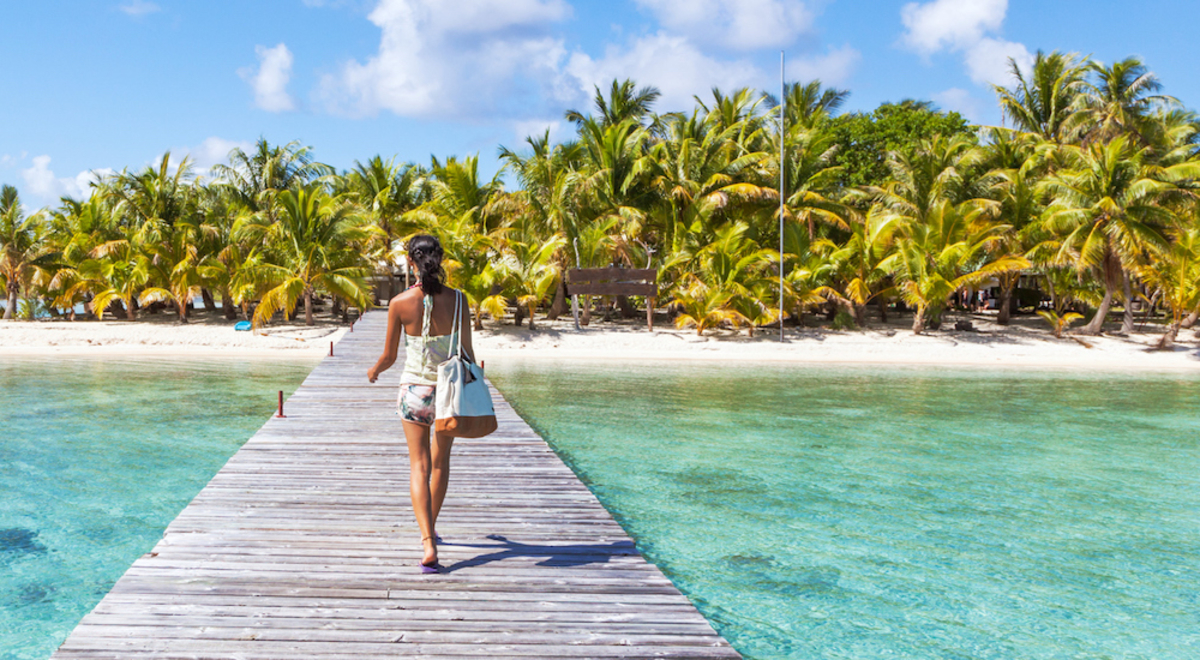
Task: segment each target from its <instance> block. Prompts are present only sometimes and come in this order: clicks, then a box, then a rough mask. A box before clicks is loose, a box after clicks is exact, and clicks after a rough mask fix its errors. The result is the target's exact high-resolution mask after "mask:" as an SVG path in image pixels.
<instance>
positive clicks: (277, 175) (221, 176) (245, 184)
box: [212, 138, 333, 213]
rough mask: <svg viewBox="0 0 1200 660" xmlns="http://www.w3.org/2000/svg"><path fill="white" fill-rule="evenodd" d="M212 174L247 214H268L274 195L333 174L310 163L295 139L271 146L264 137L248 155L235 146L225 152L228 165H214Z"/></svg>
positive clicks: (309, 150)
mask: <svg viewBox="0 0 1200 660" xmlns="http://www.w3.org/2000/svg"><path fill="white" fill-rule="evenodd" d="M212 173H213V176H214V177H216V180H217V181H218V182H219V184H220V185H224V186H228V187H229V188H230V189H231V190H232V191H233V193H234V195H235V196H236V197H237V199H238V201H239V202H241V203H242V205H244V206H245V207H246V208H248V209H250V210H251V212H259V211H266V212H267V213H270V212H271V209H272V208H273V204H272V201H273V198H274V196H275V195H277V194H279V193H280V192H281V191H284V190H288V189H289V188H292V187H293V186H297V185H301V184H306V183H309V182H311V181H314V180H316V179H317V178H319V177H322V176H327V175H330V174H333V168H331V167H329V166H328V165H324V164H322V163H318V162H316V161H315V160H313V156H312V148H311V147H305V146H302V145H301V144H300V142H299V141H297V140H293V141H291V142H289V143H287V144H284V145H276V146H271V144H270V143H269V142H267V140H266V138H259V139H258V142H256V143H255V144H254V149H253V151H252V152H251V153H246V152H245V151H243V150H242V148H241V147H235V148H234V149H233V150H232V151H230V152H229V164H228V165H223V164H222V165H216V166H214V167H213V168H212Z"/></svg>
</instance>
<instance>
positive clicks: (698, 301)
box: [670, 273, 747, 335]
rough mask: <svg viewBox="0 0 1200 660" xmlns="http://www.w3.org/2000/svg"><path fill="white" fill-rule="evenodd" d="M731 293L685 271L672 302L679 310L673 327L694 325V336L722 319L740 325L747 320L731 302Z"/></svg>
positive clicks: (719, 322) (718, 323)
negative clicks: (685, 273)
mask: <svg viewBox="0 0 1200 660" xmlns="http://www.w3.org/2000/svg"><path fill="white" fill-rule="evenodd" d="M734 295H735V294H734V292H733V291H731V290H729V289H727V288H724V287H721V286H711V285H709V284H706V283H705V282H704V281H702V280H701V279H700V278H698V277H696V276H695V275H693V274H691V273H688V274H687V275H686V277H685V279H684V280H683V281H682V282H680V283H679V285H678V286H677V287H676V289H675V297H674V298H673V299H672V300H671V302H670V304H671V305H677V306H678V307H679V308H680V310H681V313H680V314H679V315H678V316H676V317H675V327H677V328H696V334H697V335H703V334H704V331H705V330H708V329H711V328H715V327H717V326H718V325H720V324H721V323H723V322H726V321H728V322H730V323H733V324H734V325H735V326H737V325H741V324H742V323H743V322H745V321H746V320H747V319H746V317H744V316H743V315H742V314H741V312H739V311H737V309H735V308H734V306H733V304H732V299H733V297H734Z"/></svg>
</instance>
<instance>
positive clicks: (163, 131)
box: [0, 0, 1200, 208]
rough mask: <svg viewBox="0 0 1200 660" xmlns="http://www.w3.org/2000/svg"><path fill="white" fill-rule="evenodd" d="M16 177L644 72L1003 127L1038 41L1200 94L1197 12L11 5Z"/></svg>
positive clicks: (273, 3)
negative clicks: (933, 109) (1009, 99)
mask: <svg viewBox="0 0 1200 660" xmlns="http://www.w3.org/2000/svg"><path fill="white" fill-rule="evenodd" d="M5 4H6V7H5V25H6V30H5V31H4V32H5V35H4V38H3V39H0V55H2V59H0V61H2V62H3V63H4V64H3V66H2V67H0V83H2V85H0V89H3V90H5V91H4V94H3V95H0V182H3V183H10V184H13V185H16V186H17V187H18V188H19V189H20V190H21V194H22V197H23V199H24V200H25V203H26V205H27V206H28V207H29V208H37V207H40V206H42V205H46V204H54V203H56V202H57V198H58V196H60V195H63V194H72V195H76V196H78V195H80V194H86V191H87V185H86V184H87V181H88V179H89V177H90V176H91V174H90V172H92V171H97V170H98V171H105V170H110V169H111V170H120V169H122V168H125V167H128V168H130V169H139V168H142V167H144V166H146V165H147V164H149V163H151V162H153V161H156V160H157V159H158V158H160V157H161V156H162V154H163V152H164V151H167V150H170V151H171V152H172V154H173V155H175V156H182V155H183V154H189V155H190V156H191V157H192V159H193V161H194V162H195V163H196V165H197V167H198V172H200V173H203V172H204V171H205V170H206V169H207V168H208V167H209V166H211V165H212V164H213V163H216V162H221V161H223V160H224V158H225V155H226V154H227V153H228V151H229V150H230V149H231V148H233V147H235V146H242V147H249V145H250V144H251V143H253V141H255V140H256V139H258V138H259V137H260V136H262V137H265V138H267V139H268V140H269V141H271V142H273V143H275V142H288V141H291V140H294V139H298V140H301V141H302V142H303V143H304V144H307V145H311V146H312V147H313V149H314V154H315V156H316V157H317V158H318V159H319V160H322V161H324V162H327V163H329V164H331V165H333V166H335V167H337V168H339V169H345V168H349V167H352V166H353V164H354V161H355V160H364V161H365V160H366V159H368V158H370V157H371V156H373V155H375V154H382V155H383V156H385V157H391V156H393V155H394V156H397V157H398V158H399V159H400V160H404V161H414V162H428V160H429V157H430V156H431V155H437V156H439V157H444V156H447V155H459V156H462V155H470V154H476V153H478V154H479V156H480V162H481V168H482V169H483V170H484V172H485V173H487V174H489V175H490V174H491V173H494V172H495V171H496V170H497V169H498V167H499V163H498V162H497V158H496V151H497V147H498V145H501V144H503V145H505V146H509V147H514V148H515V147H519V146H520V145H521V143H522V142H523V139H524V136H526V135H529V134H531V133H540V132H541V131H542V130H545V129H546V128H550V130H551V132H552V135H553V136H555V137H558V138H566V137H568V136H569V134H570V125H569V124H566V123H565V122H564V121H563V120H562V114H563V111H564V110H566V109H568V108H577V109H586V108H588V107H590V96H591V92H590V90H591V89H592V86H593V85H594V84H601V85H602V86H606V85H607V84H608V83H609V82H610V81H611V80H612V79H613V78H614V77H619V78H626V77H629V78H633V79H635V80H637V81H638V83H640V84H652V85H655V86H658V87H659V88H661V89H662V91H663V100H662V102H660V104H659V106H658V108H657V109H658V110H660V111H665V110H674V109H686V108H690V107H691V105H692V103H691V96H692V95H693V94H698V95H701V96H702V97H708V95H709V90H710V89H711V88H712V87H713V86H714V85H715V86H719V87H720V88H721V89H723V90H727V91H728V90H733V89H736V88H738V87H741V86H752V87H756V88H762V87H764V86H768V87H770V88H771V89H772V90H775V89H777V88H778V80H779V69H778V67H779V52H780V50H784V51H786V53H787V77H788V80H789V81H791V80H802V81H807V80H810V79H813V78H820V79H821V80H822V81H824V82H825V83H826V84H829V85H834V86H837V87H840V88H843V89H848V90H850V92H851V96H850V100H849V102H848V104H847V108H846V109H848V110H870V109H872V108H874V107H875V106H877V105H878V104H879V103H881V102H884V101H895V100H899V99H902V98H917V99H931V100H933V101H935V102H936V103H938V104H939V105H940V106H941V107H943V108H945V109H952V110H958V111H961V112H963V113H964V114H966V115H967V116H968V117H969V118H971V119H972V120H974V121H977V122H980V123H985V124H995V123H999V121H1000V116H999V113H998V111H997V110H996V107H995V100H994V96H993V95H992V93H991V91H990V83H999V84H1007V82H1008V81H1007V79H1006V78H1005V62H1006V60H1007V58H1008V57H1015V58H1016V59H1017V60H1018V61H1022V62H1024V61H1027V60H1028V59H1029V58H1030V57H1031V53H1033V52H1034V51H1036V50H1038V49H1043V50H1047V51H1050V50H1064V51H1077V52H1081V53H1084V54H1090V55H1092V56H1093V57H1095V58H1097V59H1099V60H1102V61H1113V60H1115V59H1120V58H1124V57H1126V56H1129V55H1138V56H1141V57H1142V58H1144V59H1145V61H1146V63H1147V64H1148V65H1149V66H1150V68H1151V69H1152V70H1153V71H1154V72H1155V73H1157V74H1158V76H1159V77H1160V78H1161V80H1162V81H1163V83H1164V84H1165V86H1166V89H1165V91H1166V93H1168V94H1172V95H1174V96H1176V97H1178V98H1180V99H1181V100H1182V101H1183V102H1184V104H1186V105H1188V106H1189V107H1196V104H1197V102H1198V101H1200V79H1198V77H1197V74H1196V73H1195V68H1194V66H1192V65H1190V64H1189V63H1188V59H1189V56H1190V55H1191V49H1190V48H1189V47H1188V46H1190V43H1191V40H1190V38H1189V37H1190V36H1191V34H1190V28H1189V26H1190V25H1192V24H1194V19H1195V14H1196V9H1197V7H1196V4H1195V2H1194V0H1141V1H1140V2H1137V3H1131V2H1128V1H1127V0H1126V1H1124V2H1115V1H1110V0H1040V1H1039V0H915V1H914V0H611V1H600V0H253V1H250V2H246V1H245V0H242V1H236V2H235V1H233V0H206V1H205V2H185V1H183V0H173V1H172V0H112V1H107V2H105V1H95V2H84V1H66V0H44V1H39V2H21V3H16V2H11V3H5Z"/></svg>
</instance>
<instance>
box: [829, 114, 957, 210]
mask: <svg viewBox="0 0 1200 660" xmlns="http://www.w3.org/2000/svg"><path fill="white" fill-rule="evenodd" d="M828 130H829V133H830V135H831V136H832V140H833V143H834V144H836V145H838V151H837V155H836V156H834V158H833V164H834V165H835V166H837V167H840V168H842V172H841V174H840V176H839V177H838V184H839V185H840V187H841V188H842V189H847V188H852V187H858V186H882V185H883V184H884V183H886V182H887V181H888V178H889V174H890V172H889V171H888V167H887V160H888V154H890V153H892V152H897V153H899V154H901V155H903V156H910V155H912V152H913V150H914V149H915V148H916V145H917V144H918V143H919V142H920V141H921V140H927V139H929V138H932V137H934V136H935V135H941V136H944V137H947V138H950V137H956V136H962V137H963V138H965V139H968V140H972V141H974V139H975V132H974V129H973V127H972V126H971V125H970V124H969V123H968V122H967V120H966V119H965V118H964V117H963V116H962V115H960V114H958V113H957V112H940V111H938V110H936V109H934V108H933V106H932V105H931V104H929V103H922V102H916V101H903V102H901V103H885V104H884V105H881V106H879V107H878V108H876V109H875V111H874V112H871V113H869V114H864V113H858V112H856V113H851V114H848V115H842V116H840V117H835V118H833V119H832V120H831V121H830V122H829V128H828Z"/></svg>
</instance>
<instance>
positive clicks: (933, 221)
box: [879, 200, 1029, 334]
mask: <svg viewBox="0 0 1200 660" xmlns="http://www.w3.org/2000/svg"><path fill="white" fill-rule="evenodd" d="M991 213H994V206H993V205H989V204H987V203H985V202H982V201H970V202H963V203H961V204H954V203H952V202H950V201H947V200H942V201H940V202H937V203H936V204H935V205H934V206H933V208H932V209H930V212H929V213H928V214H927V215H926V217H925V219H924V221H920V222H917V221H912V222H908V223H906V224H905V225H904V226H903V227H900V228H899V237H898V238H897V240H896V246H895V250H894V251H893V252H892V253H891V254H890V255H889V256H888V257H887V258H886V259H884V260H883V261H882V262H881V263H880V264H879V268H880V269H881V270H884V271H887V272H889V273H891V275H892V276H893V277H894V278H895V279H896V288H897V290H898V291H899V293H900V295H901V296H902V297H903V299H904V302H906V303H907V304H909V305H912V306H913V307H914V308H915V309H916V313H915V314H914V315H913V333H914V334H921V333H922V332H924V330H925V328H926V327H931V328H934V329H937V328H938V327H939V326H940V324H941V316H942V311H943V310H944V309H945V307H946V303H947V301H948V300H949V298H950V296H951V295H952V294H954V292H956V291H958V290H959V289H962V288H966V287H972V288H973V287H975V286H978V285H979V284H981V283H983V282H985V281H987V280H988V279H990V278H992V277H995V276H997V275H1000V274H1003V273H1007V272H1010V271H1014V270H1020V269H1022V268H1028V267H1029V261H1027V260H1026V259H1025V258H1024V257H1021V256H1017V255H999V254H997V253H995V251H994V250H993V248H994V246H995V244H996V243H997V242H998V241H999V239H1000V236H1001V235H1002V234H1003V233H1004V232H1005V231H1006V230H1007V229H1008V227H1007V226H1004V225H1000V224H996V223H992V222H990V218H989V214H991Z"/></svg>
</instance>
